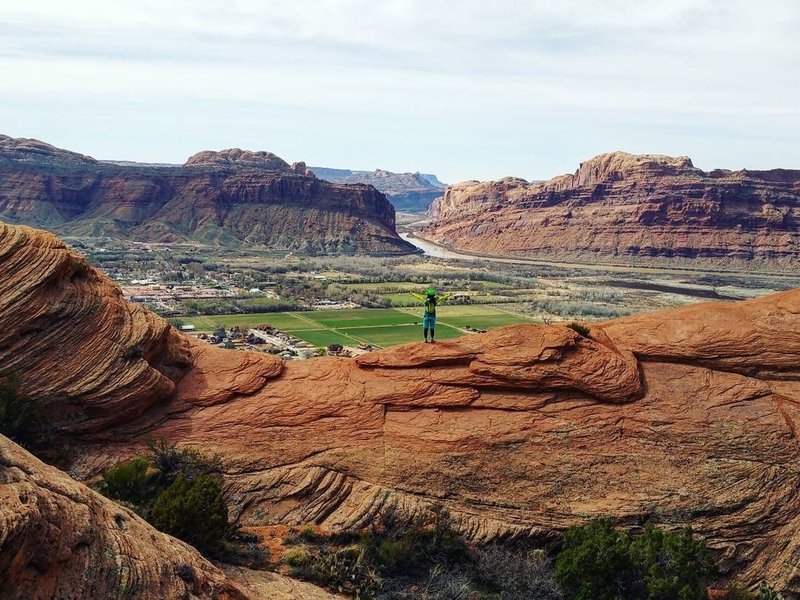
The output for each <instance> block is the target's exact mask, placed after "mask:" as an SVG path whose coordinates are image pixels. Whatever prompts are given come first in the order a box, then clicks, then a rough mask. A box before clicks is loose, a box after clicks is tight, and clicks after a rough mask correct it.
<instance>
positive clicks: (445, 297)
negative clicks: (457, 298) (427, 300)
mask: <svg viewBox="0 0 800 600" xmlns="http://www.w3.org/2000/svg"><path fill="white" fill-rule="evenodd" d="M452 295H453V294H442V295H441V296H439V298H438V300H439V302H444V301H445V300H447V299H448V298H449V297H450V296H452Z"/></svg>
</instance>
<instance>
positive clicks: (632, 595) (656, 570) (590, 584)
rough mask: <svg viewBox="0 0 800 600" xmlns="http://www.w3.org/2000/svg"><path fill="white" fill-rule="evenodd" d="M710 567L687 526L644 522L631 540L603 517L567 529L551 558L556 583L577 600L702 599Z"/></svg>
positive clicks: (701, 544)
mask: <svg viewBox="0 0 800 600" xmlns="http://www.w3.org/2000/svg"><path fill="white" fill-rule="evenodd" d="M716 572H717V571H716V566H715V565H714V561H713V558H712V556H711V553H710V552H709V551H708V549H707V548H706V545H705V542H703V541H702V540H696V539H694V537H693V535H692V530H691V528H688V527H687V528H685V529H682V530H680V531H677V532H669V531H662V530H660V529H656V528H655V527H653V526H650V525H648V526H647V527H646V528H645V530H644V532H643V533H642V534H641V535H640V536H639V537H638V538H636V539H635V540H634V541H633V542H631V540H630V538H629V537H628V534H626V533H625V532H622V531H618V530H616V529H614V527H613V526H612V523H611V520H610V519H605V518H604V519H596V520H594V521H591V522H590V523H587V524H586V525H582V526H577V527H571V528H570V529H568V530H567V532H566V534H565V539H564V547H563V549H562V551H561V553H560V554H559V555H558V558H557V560H556V576H557V578H558V581H559V583H560V584H561V586H562V588H563V590H564V592H565V594H566V596H567V598H570V599H577V600H589V599H590V598H597V599H598V600H625V599H636V600H638V599H640V598H641V599H646V600H702V599H704V598H705V597H706V586H707V583H708V582H709V579H710V578H711V577H712V576H713V575H715V574H716Z"/></svg>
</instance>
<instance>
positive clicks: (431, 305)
mask: <svg viewBox="0 0 800 600" xmlns="http://www.w3.org/2000/svg"><path fill="white" fill-rule="evenodd" d="M409 294H411V295H412V296H414V298H416V299H417V300H421V301H422V302H423V303H424V305H425V312H423V313H422V333H423V335H424V336H425V343H426V344H427V343H428V331H430V332H431V344H435V343H436V339H435V338H436V305H437V304H438V303H439V302H444V301H445V300H447V299H448V298H449V297H450V294H442V295H441V296H437V295H436V290H435V289H433V288H428V290H427V291H426V292H425V295H424V296H423V295H422V294H415V293H414V292H409Z"/></svg>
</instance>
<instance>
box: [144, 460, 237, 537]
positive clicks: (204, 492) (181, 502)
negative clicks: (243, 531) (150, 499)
mask: <svg viewBox="0 0 800 600" xmlns="http://www.w3.org/2000/svg"><path fill="white" fill-rule="evenodd" d="M150 518H151V522H152V523H153V525H155V527H157V528H158V529H160V530H161V531H164V532H166V533H169V534H170V535H174V536H175V537H177V538H180V539H182V540H183V541H185V542H187V543H189V544H191V545H192V546H194V547H195V548H197V549H198V550H200V551H203V552H214V551H216V550H218V549H219V546H220V542H221V541H222V537H223V535H224V534H225V531H226V529H227V526H228V507H227V506H226V505H225V500H224V499H223V497H222V489H221V487H220V483H219V481H218V480H217V479H215V478H213V477H211V476H209V475H205V474H204V475H200V476H198V477H197V478H196V479H194V481H190V480H189V479H187V478H186V477H185V476H184V475H183V473H181V474H180V475H178V478H177V479H175V481H174V482H173V483H172V484H171V485H170V486H169V487H168V488H167V489H166V490H165V491H164V493H162V494H161V495H160V496H159V497H158V499H157V500H156V501H155V504H153V508H152V510H151V511H150Z"/></svg>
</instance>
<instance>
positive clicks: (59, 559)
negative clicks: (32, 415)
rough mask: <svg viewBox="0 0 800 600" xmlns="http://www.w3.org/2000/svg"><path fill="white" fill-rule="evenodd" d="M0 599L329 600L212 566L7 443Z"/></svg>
mask: <svg viewBox="0 0 800 600" xmlns="http://www.w3.org/2000/svg"><path fill="white" fill-rule="evenodd" d="M0 582H1V584H0V598H25V599H26V600H49V599H51V598H76V599H78V598H87V599H88V598H92V599H101V598H115V599H123V598H131V599H134V598H135V599H137V600H138V599H151V598H152V599H153V600H156V599H158V600H164V599H171V598H197V599H200V598H202V599H206V598H207V599H215V600H245V599H247V598H252V599H254V600H255V599H260V598H269V599H271V600H284V599H285V600H295V599H298V598H300V599H303V598H305V599H307V600H325V599H333V598H335V596H333V595H332V594H329V593H327V592H325V591H324V590H321V589H319V588H317V587H315V586H312V585H309V584H305V583H300V582H296V581H292V580H291V579H288V578H286V577H281V576H280V575H276V574H274V573H265V572H258V571H251V570H249V569H245V568H241V567H228V568H226V569H225V571H224V572H223V571H221V570H220V569H219V568H217V567H215V566H214V565H212V564H211V563H210V562H208V561H207V560H206V559H205V558H203V557H202V556H201V555H200V554H199V553H198V552H197V550H195V549H194V548H192V547H191V546H189V545H187V544H184V543H183V542H181V541H179V540H176V539H175V538H172V537H170V536H168V535H166V534H163V533H161V532H159V531H156V530H155V529H153V527H151V526H150V525H149V524H148V523H146V522H145V521H144V520H142V519H141V518H140V517H139V516H137V515H136V513H134V512H133V511H131V510H129V509H127V508H125V507H123V506H120V505H119V504H116V503H114V502H112V501H110V500H108V499H107V498H104V497H103V496H101V495H99V494H97V493H96V492H94V491H92V490H90V489H89V488H87V487H86V486H84V485H83V484H81V483H78V482H76V481H74V480H73V479H72V478H70V477H69V476H68V475H66V474H64V473H62V472H60V471H58V470H57V469H55V468H53V467H49V466H47V465H45V464H43V463H42V462H40V461H39V460H38V459H36V458H35V457H33V456H31V455H30V454H28V453H27V452H26V451H25V450H23V449H22V448H20V447H19V446H17V445H16V444H14V443H13V442H11V441H9V440H8V439H7V438H5V437H3V436H2V435H0Z"/></svg>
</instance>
